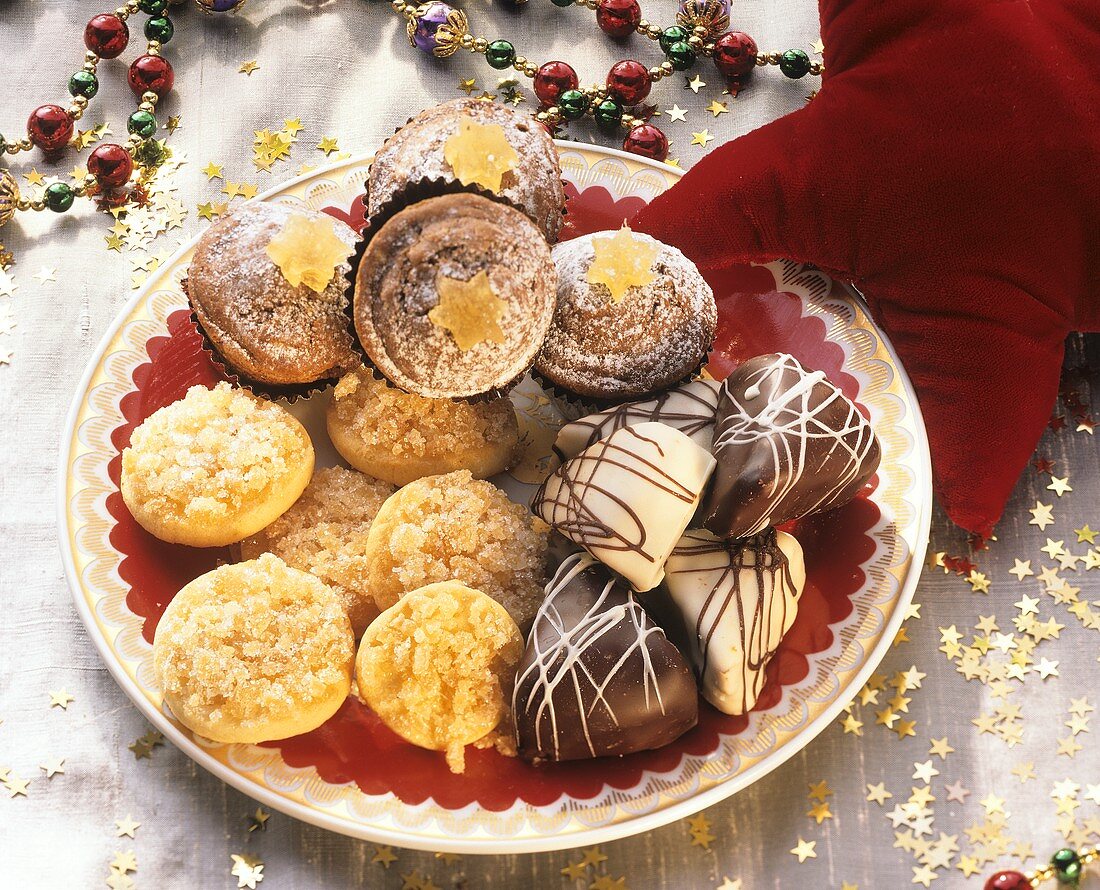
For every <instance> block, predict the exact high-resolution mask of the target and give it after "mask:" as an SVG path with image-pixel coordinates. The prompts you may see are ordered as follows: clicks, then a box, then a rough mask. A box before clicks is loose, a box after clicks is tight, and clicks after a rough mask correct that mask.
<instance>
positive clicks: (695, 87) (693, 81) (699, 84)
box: [684, 74, 706, 93]
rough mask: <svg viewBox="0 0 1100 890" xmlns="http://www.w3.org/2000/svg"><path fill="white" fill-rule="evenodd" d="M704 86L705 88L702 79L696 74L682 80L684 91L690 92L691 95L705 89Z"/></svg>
mask: <svg viewBox="0 0 1100 890" xmlns="http://www.w3.org/2000/svg"><path fill="white" fill-rule="evenodd" d="M705 86H706V83H705V82H704V81H703V79H702V78H701V77H699V75H698V74H696V75H695V77H691V78H688V77H685V78H684V89H685V90H691V91H692V92H693V93H698V92H699V90H701V89H703V87H705Z"/></svg>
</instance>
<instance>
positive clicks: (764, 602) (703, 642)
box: [665, 529, 806, 714]
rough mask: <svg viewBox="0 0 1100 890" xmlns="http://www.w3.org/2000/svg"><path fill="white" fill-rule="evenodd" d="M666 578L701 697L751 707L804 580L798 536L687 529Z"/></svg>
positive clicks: (722, 705)
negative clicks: (732, 536)
mask: <svg viewBox="0 0 1100 890" xmlns="http://www.w3.org/2000/svg"><path fill="white" fill-rule="evenodd" d="M665 584H666V586H667V587H668V591H669V595H670V596H671V597H672V600H673V602H674V603H675V604H676V607H677V608H678V610H679V611H680V615H681V618H682V619H683V623H684V629H685V631H686V637H687V639H688V640H689V641H690V643H689V650H688V652H689V655H690V657H691V661H692V664H693V665H694V666H695V670H696V672H697V674H698V676H699V680H700V685H701V686H702V690H703V697H704V698H706V700H707V701H709V702H710V703H711V704H712V705H714V706H715V707H716V708H718V710H719V711H722V712H724V713H726V714H744V713H746V712H748V711H750V710H752V707H753V705H755V704H756V699H757V698H758V697H759V695H760V690H761V689H763V688H764V669H765V668H766V667H767V666H768V662H769V661H771V659H772V656H773V655H775V652H776V650H777V649H778V648H779V643H780V641H781V640H782V639H783V636H784V635H785V634H786V633H787V631H788V630H790V629H791V625H793V624H794V619H795V615H796V614H797V612H798V602H799V598H800V597H801V596H802V590H803V588H804V587H805V584H806V566H805V563H804V562H803V559H802V547H801V546H799V543H798V541H797V540H796V539H795V538H793V537H792V536H791V535H788V534H785V533H783V532H776V531H775V529H768V530H766V531H764V532H761V533H760V534H759V535H755V536H754V537H751V538H746V539H744V540H737V541H723V540H722V539H721V538H716V537H715V536H714V535H712V534H711V533H710V532H706V531H702V530H695V529H692V530H690V531H688V532H686V533H685V534H684V536H683V537H682V538H681V539H680V543H679V544H677V545H676V549H675V550H673V551H672V556H670V557H669V558H668V562H667V563H666V564H665Z"/></svg>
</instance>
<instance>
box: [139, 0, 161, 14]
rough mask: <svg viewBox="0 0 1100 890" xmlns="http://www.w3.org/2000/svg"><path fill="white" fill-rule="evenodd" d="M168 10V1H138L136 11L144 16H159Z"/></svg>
mask: <svg viewBox="0 0 1100 890" xmlns="http://www.w3.org/2000/svg"><path fill="white" fill-rule="evenodd" d="M167 8H168V0H138V9H140V10H141V11H142V12H144V13H145V14H146V15H161V14H162V13H163V12H164V10H166V9H167Z"/></svg>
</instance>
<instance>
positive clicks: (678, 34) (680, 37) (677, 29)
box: [657, 25, 691, 53]
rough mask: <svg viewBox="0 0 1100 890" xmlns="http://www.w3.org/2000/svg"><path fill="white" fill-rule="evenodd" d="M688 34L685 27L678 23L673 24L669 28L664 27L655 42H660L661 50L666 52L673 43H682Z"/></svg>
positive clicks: (689, 34) (689, 33)
mask: <svg viewBox="0 0 1100 890" xmlns="http://www.w3.org/2000/svg"><path fill="white" fill-rule="evenodd" d="M690 36H691V32H690V31H689V30H688V29H687V28H683V27H681V26H680V25H673V26H672V27H670V28H665V29H664V30H663V31H662V32H661V36H660V38H659V39H658V41H657V42H658V43H660V44H661V52H663V53H667V52H668V51H669V49H670V48H671V47H672V46H673V45H674V44H676V43H684V42H686V41H687V39H688V38H689V37H690Z"/></svg>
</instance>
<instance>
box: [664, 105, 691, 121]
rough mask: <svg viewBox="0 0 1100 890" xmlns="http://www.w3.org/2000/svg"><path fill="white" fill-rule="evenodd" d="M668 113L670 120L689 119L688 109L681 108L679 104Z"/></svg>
mask: <svg viewBox="0 0 1100 890" xmlns="http://www.w3.org/2000/svg"><path fill="white" fill-rule="evenodd" d="M666 113H667V114H668V119H669V120H670V121H685V120H687V111H686V110H684V109H683V108H681V107H680V106H679V105H673V106H672V107H671V108H670V109H669V110H668V111H667V112H666Z"/></svg>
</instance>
